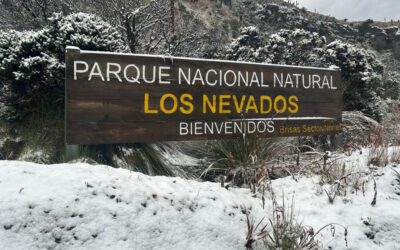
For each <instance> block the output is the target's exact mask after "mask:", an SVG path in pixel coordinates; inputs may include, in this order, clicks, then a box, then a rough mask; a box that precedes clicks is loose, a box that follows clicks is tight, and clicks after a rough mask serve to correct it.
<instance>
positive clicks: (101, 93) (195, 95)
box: [66, 47, 342, 144]
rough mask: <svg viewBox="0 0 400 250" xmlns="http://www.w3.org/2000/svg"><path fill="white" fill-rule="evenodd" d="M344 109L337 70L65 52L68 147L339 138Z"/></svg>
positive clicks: (76, 50) (73, 48) (69, 50)
mask: <svg viewBox="0 0 400 250" xmlns="http://www.w3.org/2000/svg"><path fill="white" fill-rule="evenodd" d="M341 112H342V83H341V77H340V71H338V70H334V69H323V68H313V67H297V66H285V65H268V64H258V63H246V62H234V61H220V60H205V59H192V58H179V57H164V56H151V55H135V54H117V53H108V52H92V51H83V50H79V48H76V47H68V48H67V52H66V141H67V144H112V143H132V142H155V141H180V140H206V139H229V138H235V137H237V136H238V135H240V134H243V133H246V134H256V135H259V136H263V137H284V136H300V135H301V136H308V135H319V134H334V133H338V132H340V131H341V125H340V123H341Z"/></svg>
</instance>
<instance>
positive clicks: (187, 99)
mask: <svg viewBox="0 0 400 250" xmlns="http://www.w3.org/2000/svg"><path fill="white" fill-rule="evenodd" d="M180 101H181V103H182V105H184V106H186V108H184V107H180V108H179V110H180V111H181V113H182V114H185V115H189V114H191V113H193V110H194V107H193V103H192V101H193V96H192V95H191V94H183V95H181V98H180Z"/></svg>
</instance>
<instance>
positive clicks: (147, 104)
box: [144, 93, 158, 114]
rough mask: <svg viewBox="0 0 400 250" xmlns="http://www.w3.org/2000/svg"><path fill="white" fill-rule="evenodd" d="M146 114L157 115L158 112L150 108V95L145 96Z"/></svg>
mask: <svg viewBox="0 0 400 250" xmlns="http://www.w3.org/2000/svg"><path fill="white" fill-rule="evenodd" d="M144 113H145V114H157V113H158V110H154V109H150V108H149V93H145V94H144Z"/></svg>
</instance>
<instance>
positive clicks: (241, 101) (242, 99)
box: [232, 95, 246, 114]
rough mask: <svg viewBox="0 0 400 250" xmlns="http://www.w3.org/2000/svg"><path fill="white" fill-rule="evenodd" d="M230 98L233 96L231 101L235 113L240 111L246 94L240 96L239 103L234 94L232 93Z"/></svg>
mask: <svg viewBox="0 0 400 250" xmlns="http://www.w3.org/2000/svg"><path fill="white" fill-rule="evenodd" d="M232 98H233V103H234V104H235V108H236V113H238V114H240V113H242V112H243V107H244V101H245V100H246V96H245V95H243V96H242V98H241V99H240V104H239V101H238V98H237V96H236V95H233V96H232Z"/></svg>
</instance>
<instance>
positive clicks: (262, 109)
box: [260, 95, 272, 114]
mask: <svg viewBox="0 0 400 250" xmlns="http://www.w3.org/2000/svg"><path fill="white" fill-rule="evenodd" d="M265 101H267V102H268V109H265ZM271 110H272V98H271V97H270V96H268V95H262V96H261V97H260V113H261V114H268V113H270V112H271Z"/></svg>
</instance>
